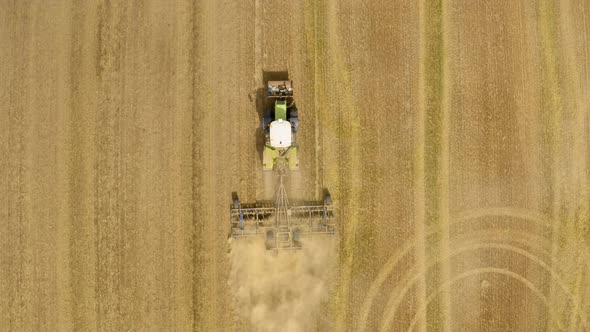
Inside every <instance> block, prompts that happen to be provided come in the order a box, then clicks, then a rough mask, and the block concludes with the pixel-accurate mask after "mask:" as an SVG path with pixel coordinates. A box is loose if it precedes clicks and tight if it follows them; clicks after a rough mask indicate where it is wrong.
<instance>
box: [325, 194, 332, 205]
mask: <svg viewBox="0 0 590 332" xmlns="http://www.w3.org/2000/svg"><path fill="white" fill-rule="evenodd" d="M330 204H332V196H330V194H329V193H328V194H326V196H325V197H324V205H330Z"/></svg>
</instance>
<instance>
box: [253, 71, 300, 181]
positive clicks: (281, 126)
mask: <svg viewBox="0 0 590 332" xmlns="http://www.w3.org/2000/svg"><path fill="white" fill-rule="evenodd" d="M267 99H268V101H269V103H270V104H271V106H270V107H269V108H268V109H267V110H265V112H264V115H263V118H262V129H263V130H264V136H265V143H264V150H263V152H262V168H263V170H264V171H272V170H274V169H275V168H276V167H277V165H278V164H279V163H285V164H286V165H287V166H288V168H289V170H292V171H294V170H299V158H298V156H297V149H298V147H297V130H298V129H299V117H298V114H297V107H296V106H295V102H294V101H293V83H292V81H269V82H268V90H267Z"/></svg>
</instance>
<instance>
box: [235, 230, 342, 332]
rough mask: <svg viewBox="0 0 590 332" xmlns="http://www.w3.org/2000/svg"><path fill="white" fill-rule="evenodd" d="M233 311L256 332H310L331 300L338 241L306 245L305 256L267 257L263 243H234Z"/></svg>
mask: <svg viewBox="0 0 590 332" xmlns="http://www.w3.org/2000/svg"><path fill="white" fill-rule="evenodd" d="M230 246H231V252H230V254H229V256H230V260H231V264H232V268H231V272H230V276H229V281H228V283H229V286H230V290H231V292H232V293H233V295H234V310H235V313H236V314H237V316H239V318H241V319H246V320H249V322H250V324H251V325H252V327H253V328H254V329H255V330H257V331H288V332H297V331H308V330H312V329H313V327H314V326H315V325H316V323H317V321H318V319H319V312H320V306H321V305H322V304H323V303H325V302H326V301H327V299H328V295H329V292H330V289H331V287H330V284H331V282H330V281H331V280H333V276H334V274H333V272H334V271H335V267H336V266H335V264H336V255H335V248H336V242H335V239H332V238H327V237H322V238H315V239H307V241H305V243H304V248H303V249H302V250H295V251H281V252H279V253H278V254H273V253H272V252H270V251H266V250H265V248H264V243H263V241H262V240H258V239H256V240H242V239H239V240H230Z"/></svg>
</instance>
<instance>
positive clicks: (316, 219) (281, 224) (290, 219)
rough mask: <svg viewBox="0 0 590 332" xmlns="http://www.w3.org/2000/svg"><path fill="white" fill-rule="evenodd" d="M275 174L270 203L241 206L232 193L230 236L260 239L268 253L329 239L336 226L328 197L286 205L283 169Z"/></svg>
mask: <svg viewBox="0 0 590 332" xmlns="http://www.w3.org/2000/svg"><path fill="white" fill-rule="evenodd" d="M281 168H283V169H282V170H279V171H278V173H279V174H278V177H279V184H278V188H277V193H276V196H275V197H276V198H275V201H274V204H273V203H271V202H262V203H257V204H250V205H247V204H244V205H242V204H241V203H240V201H239V199H238V197H237V195H236V194H234V197H233V205H232V207H231V211H230V222H231V236H232V237H234V238H242V237H261V238H264V239H265V243H266V248H267V249H271V250H280V249H299V248H301V247H302V242H303V241H304V239H305V238H308V237H311V236H332V235H334V234H335V233H336V223H335V218H334V212H333V208H332V204H331V198H330V194H326V195H325V197H324V200H323V201H321V202H298V203H295V204H289V200H288V198H287V191H286V190H285V184H284V177H285V174H286V173H285V172H286V171H285V168H286V167H284V166H283V167H281Z"/></svg>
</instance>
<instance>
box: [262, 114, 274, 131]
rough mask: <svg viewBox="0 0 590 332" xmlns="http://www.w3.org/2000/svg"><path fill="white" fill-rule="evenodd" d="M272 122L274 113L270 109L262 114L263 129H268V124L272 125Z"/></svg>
mask: <svg viewBox="0 0 590 332" xmlns="http://www.w3.org/2000/svg"><path fill="white" fill-rule="evenodd" d="M271 122H272V114H271V112H270V110H266V111H264V114H263V115H262V130H264V131H266V130H267V129H268V126H270V123H271Z"/></svg>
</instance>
